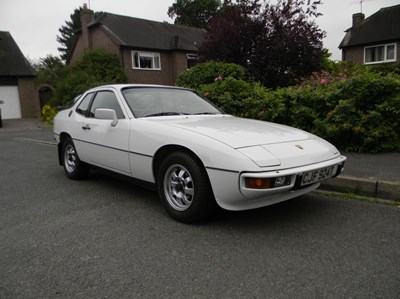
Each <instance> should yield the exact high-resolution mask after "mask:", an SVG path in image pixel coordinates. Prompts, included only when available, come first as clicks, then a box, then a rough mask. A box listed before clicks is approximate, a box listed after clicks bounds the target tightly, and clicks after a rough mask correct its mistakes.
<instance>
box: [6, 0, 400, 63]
mask: <svg viewBox="0 0 400 299" xmlns="http://www.w3.org/2000/svg"><path fill="white" fill-rule="evenodd" d="M322 1H323V4H322V5H320V6H319V12H321V13H322V14H323V16H321V17H319V18H318V19H317V23H318V25H319V27H320V28H321V29H322V30H324V31H326V33H327V37H326V38H325V39H324V47H325V48H328V50H329V52H331V53H332V54H333V56H332V58H333V59H336V60H340V59H341V52H340V51H339V49H338V48H337V47H338V45H339V44H340V42H341V40H342V38H343V36H344V31H345V30H346V29H347V28H349V27H351V22H352V14H353V13H357V12H360V0H322ZM174 2H175V0H90V1H89V0H0V31H9V32H10V33H11V35H12V36H13V38H14V39H15V41H16V42H17V44H18V46H19V47H20V49H21V51H22V52H23V53H24V55H25V56H27V57H29V58H30V59H38V58H42V57H45V56H47V55H48V54H52V55H59V53H58V50H57V48H58V47H59V46H60V45H59V44H58V43H57V39H56V38H57V35H58V34H59V32H58V29H59V28H60V27H61V26H62V25H64V24H65V21H66V20H70V15H71V14H72V13H73V11H74V9H75V8H78V7H79V6H82V5H83V3H88V4H89V5H90V8H91V9H92V10H94V11H105V12H110V13H114V14H119V15H125V16H131V17H136V18H143V19H149V20H155V21H161V22H162V21H167V22H169V23H172V22H173V20H172V19H170V18H169V17H168V15H167V11H168V7H169V6H171V5H172V3H174ZM273 2H274V1H273ZM397 4H400V0H364V1H363V5H362V12H363V13H364V14H365V16H366V17H368V16H370V15H371V14H373V13H375V12H377V11H378V10H379V9H380V8H382V7H388V6H392V5H397Z"/></svg>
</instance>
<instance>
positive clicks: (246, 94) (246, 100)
mask: <svg viewBox="0 0 400 299" xmlns="http://www.w3.org/2000/svg"><path fill="white" fill-rule="evenodd" d="M198 92H199V93H200V94H203V95H205V96H206V97H207V98H208V99H209V100H211V101H212V102H213V103H215V104H216V105H217V106H218V107H220V108H221V109H223V110H224V111H225V112H226V113H229V114H233V115H236V116H240V117H247V118H254V119H262V120H268V121H274V120H275V119H276V118H277V117H278V116H279V115H280V114H282V113H283V110H284V108H285V107H284V104H283V103H282V101H281V100H280V99H278V98H273V97H269V91H268V90H267V89H266V88H265V87H263V86H262V85H261V84H260V83H255V82H246V81H243V80H238V79H235V78H232V77H228V78H221V80H217V81H214V82H213V83H210V84H203V85H201V86H200V87H199V89H198Z"/></svg>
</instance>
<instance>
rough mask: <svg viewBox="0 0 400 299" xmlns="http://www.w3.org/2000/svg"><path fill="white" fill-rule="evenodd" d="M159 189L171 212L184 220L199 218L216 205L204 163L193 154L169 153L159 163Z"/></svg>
mask: <svg viewBox="0 0 400 299" xmlns="http://www.w3.org/2000/svg"><path fill="white" fill-rule="evenodd" d="M158 192H159V194H160V198H161V201H162V203H163V206H164V208H165V209H166V211H167V212H168V214H169V215H170V216H171V217H172V218H174V219H176V220H178V221H181V222H187V223H190V222H196V221H200V220H203V219H205V218H207V217H209V216H210V215H212V214H213V213H214V212H215V210H216V209H217V204H216V202H215V199H214V196H213V192H212V190H211V185H210V182H209V179H208V175H207V172H206V170H205V169H204V166H203V165H202V164H201V163H200V162H199V161H198V160H197V159H195V158H193V157H192V156H191V155H189V154H186V153H183V152H177V153H172V154H170V155H169V156H168V157H167V158H166V159H165V160H164V161H163V162H162V163H161V166H160V170H159V173H158Z"/></svg>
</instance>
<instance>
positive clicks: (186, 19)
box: [168, 0, 221, 29]
mask: <svg viewBox="0 0 400 299" xmlns="http://www.w3.org/2000/svg"><path fill="white" fill-rule="evenodd" d="M220 6H221V3H220V1H219V0H176V2H175V3H173V4H172V6H170V7H169V8H168V16H169V17H170V18H172V19H173V18H175V17H176V18H175V24H177V25H186V26H191V27H197V28H205V29H208V28H209V25H208V23H209V21H210V20H211V19H212V18H213V17H215V16H216V15H217V13H218V10H219V8H220Z"/></svg>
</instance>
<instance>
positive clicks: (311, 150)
mask: <svg viewBox="0 0 400 299" xmlns="http://www.w3.org/2000/svg"><path fill="white" fill-rule="evenodd" d="M54 135H55V138H56V141H57V142H58V154H59V163H60V165H62V166H63V167H64V171H65V173H66V175H67V176H68V177H69V178H71V179H83V178H86V177H87V176H88V174H89V169H90V168H91V167H97V168H98V167H100V168H103V169H106V170H108V171H112V172H116V173H118V174H122V175H126V176H129V177H132V178H134V179H138V180H140V181H144V182H147V183H151V184H152V185H153V186H155V187H157V189H158V192H159V195H160V198H161V201H162V203H163V205H164V207H165V209H166V211H167V212H168V214H169V215H170V216H172V217H173V218H175V219H176V220H179V221H183V222H193V221H198V220H201V219H203V218H205V217H206V216H208V215H210V214H211V213H212V212H213V211H215V210H216V208H217V207H218V206H219V207H221V208H223V209H227V210H245V209H254V208H259V207H263V206H267V205H271V204H274V203H278V202H281V201H285V200H288V199H291V198H294V197H297V196H300V195H302V194H305V193H308V192H310V191H312V190H314V189H316V188H317V187H318V186H319V184H320V182H321V181H322V180H325V179H328V178H331V177H335V176H337V175H339V174H340V173H341V171H342V169H343V165H344V162H345V160H346V157H344V156H342V155H341V154H340V153H339V151H338V150H337V149H336V148H335V147H334V146H333V145H331V144H330V143H328V142H327V141H325V140H323V139H321V138H319V137H317V136H315V135H312V134H310V133H307V132H304V131H301V130H299V129H295V128H291V127H287V126H283V125H279V124H274V123H268V122H263V121H256V120H250V119H243V118H237V117H234V116H231V115H227V114H225V113H224V112H222V111H221V110H220V109H218V108H217V107H215V106H214V105H213V104H211V103H210V102H208V101H207V100H205V99H204V98H202V97H200V96H199V95H197V94H196V93H195V92H193V91H191V90H188V89H183V88H176V87H167V86H155V85H109V86H100V87H97V88H93V89H90V90H88V91H87V92H85V93H84V94H83V95H82V96H81V97H80V98H79V99H78V100H77V101H76V102H75V103H74V105H73V106H72V107H71V108H69V109H65V110H62V111H60V112H59V113H58V114H57V116H56V117H55V119H54Z"/></svg>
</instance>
